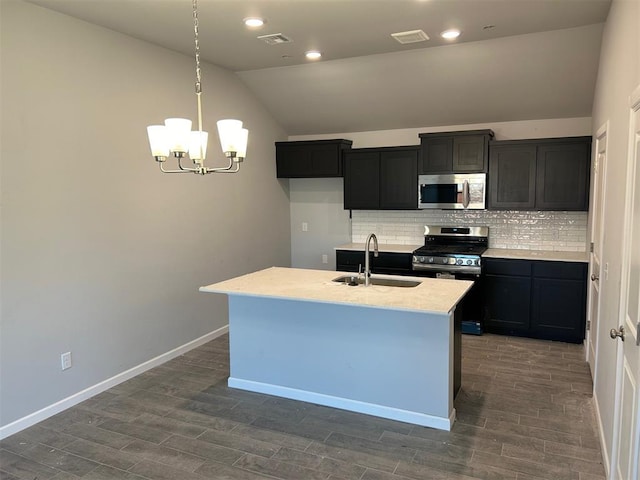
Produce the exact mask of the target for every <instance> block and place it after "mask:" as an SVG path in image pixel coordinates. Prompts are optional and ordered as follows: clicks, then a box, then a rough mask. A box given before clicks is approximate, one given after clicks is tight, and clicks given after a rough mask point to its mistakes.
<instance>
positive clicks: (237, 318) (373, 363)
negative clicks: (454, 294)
mask: <svg viewBox="0 0 640 480" xmlns="http://www.w3.org/2000/svg"><path fill="white" fill-rule="evenodd" d="M453 337H454V335H453V315H448V314H446V315H445V314H432V313H426V312H411V311H402V310H386V309H379V308H370V307H359V306H352V305H337V304H329V303H321V302H311V301H295V300H284V299H277V298H264V297H252V296H242V295H230V296H229V348H230V363H231V375H230V378H229V386H230V387H235V388H243V389H246V390H253V391H260V392H262V393H269V394H273V395H278V396H284V397H289V398H295V399H299V400H305V401H310V402H314V403H319V404H324V405H329V406H334V407H338V408H344V409H347V410H355V411H360V412H363V413H369V414H372V415H378V416H383V417H387V418H394V419H396V420H402V421H409V422H412V423H417V424H420V425H427V426H433V427H436V428H443V429H449V428H450V426H451V423H452V420H453V418H454V416H455V415H454V411H453V389H454V384H453V381H454V380H453V377H454V372H453V370H454V359H453V348H454V343H453Z"/></svg>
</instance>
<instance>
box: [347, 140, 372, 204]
mask: <svg viewBox="0 0 640 480" xmlns="http://www.w3.org/2000/svg"><path fill="white" fill-rule="evenodd" d="M344 208H345V209H352V210H358V209H360V210H376V209H378V208H380V154H379V153H378V152H346V153H345V154H344Z"/></svg>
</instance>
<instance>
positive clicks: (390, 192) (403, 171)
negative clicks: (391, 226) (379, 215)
mask: <svg viewBox="0 0 640 480" xmlns="http://www.w3.org/2000/svg"><path fill="white" fill-rule="evenodd" d="M380 208H382V209H396V210H415V209H417V208H418V150H417V149H413V150H398V151H389V152H381V153H380Z"/></svg>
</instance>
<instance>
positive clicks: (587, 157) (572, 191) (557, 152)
mask: <svg viewBox="0 0 640 480" xmlns="http://www.w3.org/2000/svg"><path fill="white" fill-rule="evenodd" d="M590 165H591V138H589V141H588V142H587V141H585V142H579V143H567V144H564V143H560V144H548V145H539V146H538V155H537V175H536V208H538V209H540V210H587V209H588V208H589V204H588V198H589V172H590V168H589V167H590Z"/></svg>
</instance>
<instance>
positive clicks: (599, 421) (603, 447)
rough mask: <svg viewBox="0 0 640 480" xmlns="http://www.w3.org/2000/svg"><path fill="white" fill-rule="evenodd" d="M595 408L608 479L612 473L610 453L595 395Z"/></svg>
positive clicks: (603, 461) (603, 462) (601, 450)
mask: <svg viewBox="0 0 640 480" xmlns="http://www.w3.org/2000/svg"><path fill="white" fill-rule="evenodd" d="M593 407H594V410H595V414H596V421H597V422H598V433H599V437H600V452H602V464H603V465H604V470H605V474H606V476H607V478H609V474H610V473H611V465H610V464H609V453H608V452H607V449H606V446H607V444H606V442H605V438H604V429H603V428H602V417H601V416H600V406H599V405H598V399H597V397H596V396H595V395H593Z"/></svg>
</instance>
